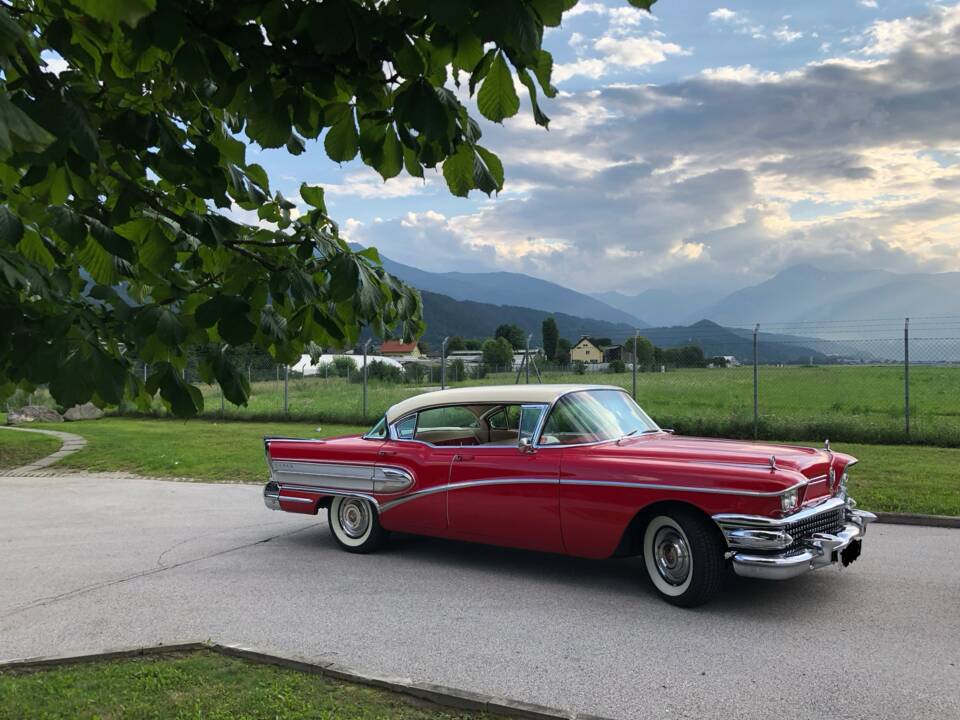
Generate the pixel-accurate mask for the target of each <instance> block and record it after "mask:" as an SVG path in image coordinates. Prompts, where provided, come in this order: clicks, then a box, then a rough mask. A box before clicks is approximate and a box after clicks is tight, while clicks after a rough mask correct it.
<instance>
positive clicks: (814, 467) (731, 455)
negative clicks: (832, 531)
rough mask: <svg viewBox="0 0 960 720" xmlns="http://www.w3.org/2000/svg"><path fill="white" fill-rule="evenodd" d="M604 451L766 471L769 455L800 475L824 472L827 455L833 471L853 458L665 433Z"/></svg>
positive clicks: (827, 466) (781, 466)
mask: <svg viewBox="0 0 960 720" xmlns="http://www.w3.org/2000/svg"><path fill="white" fill-rule="evenodd" d="M608 451H609V452H611V453H613V454H617V455H622V456H629V457H632V458H636V459H641V458H649V459H651V460H663V461H671V460H676V461H686V462H696V463H705V464H722V465H743V466H755V467H760V468H764V469H767V470H769V469H770V468H771V458H774V462H775V463H776V466H777V468H778V469H780V470H792V471H795V472H799V473H801V474H802V475H803V476H804V477H807V478H813V477H819V476H821V475H826V474H827V472H828V471H829V467H830V462H831V458H832V459H833V462H834V463H835V468H836V469H837V470H842V468H843V466H845V465H846V464H847V463H849V462H850V461H851V460H853V458H852V457H850V456H849V455H844V454H843V453H837V452H827V451H826V450H825V449H816V448H810V447H797V446H795V445H778V444H773V443H759V442H751V441H746V440H718V439H714V438H699V437H684V436H681V435H672V434H668V433H657V434H655V435H647V436H641V437H638V438H628V439H627V440H624V441H622V442H621V444H620V445H617V444H615V443H614V444H611V445H609V446H608Z"/></svg>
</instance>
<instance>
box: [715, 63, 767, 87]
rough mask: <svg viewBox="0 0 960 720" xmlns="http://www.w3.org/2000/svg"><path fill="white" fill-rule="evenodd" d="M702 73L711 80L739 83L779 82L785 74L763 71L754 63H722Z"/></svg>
mask: <svg viewBox="0 0 960 720" xmlns="http://www.w3.org/2000/svg"><path fill="white" fill-rule="evenodd" d="M700 74H701V75H702V76H703V77H705V78H707V79H709V80H720V81H726V82H739V83H758V82H777V81H778V80H780V79H781V78H783V75H781V74H780V73H775V72H763V71H761V70H757V68H755V67H753V65H740V66H739V67H733V66H732V65H722V66H720V67H715V68H705V69H704V70H701V71H700Z"/></svg>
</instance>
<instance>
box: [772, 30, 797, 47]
mask: <svg viewBox="0 0 960 720" xmlns="http://www.w3.org/2000/svg"><path fill="white" fill-rule="evenodd" d="M773 36H774V37H775V38H776V39H777V40H779V41H780V42H782V43H788V44H789V43H792V42H795V41H797V40H799V39H800V38H802V37H803V33H802V32H799V31H797V30H791V29H790V28H789V27H787V26H786V25H783V26H781V27H779V28H777V29H776V30H774V31H773Z"/></svg>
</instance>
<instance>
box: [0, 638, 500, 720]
mask: <svg viewBox="0 0 960 720" xmlns="http://www.w3.org/2000/svg"><path fill="white" fill-rule="evenodd" d="M489 717H490V716H489V715H481V714H476V713H468V712H466V711H456V710H447V709H444V708H439V707H437V706H435V705H432V704H429V703H425V702H420V701H414V700H412V699H408V698H406V697H403V696H400V695H397V694H395V693H391V692H389V691H386V690H380V689H378V688H370V687H364V686H360V685H353V684H350V683H344V682H339V681H335V680H330V679H328V678H324V677H320V676H318V675H310V674H306V673H302V672H297V671H294V670H285V669H281V668H277V667H271V666H267V665H259V664H253V663H248V662H245V661H242V660H238V659H235V658H228V657H223V656H221V655H217V654H215V653H210V652H197V653H190V654H183V655H177V656H164V657H158V658H150V657H143V658H137V659H130V660H116V661H111V662H101V663H92V664H78V665H68V666H64V667H58V668H54V669H47V670H38V671H33V672H24V671H16V672H14V671H6V672H3V671H0V720H22V719H23V718H47V719H49V720H54V719H55V718H63V719H64V720H66V719H68V718H69V719H70V720H74V719H78V718H83V719H87V718H89V719H91V720H92V719H93V718H111V719H115V720H120V719H121V718H158V719H159V718H163V719H164V720H167V719H170V720H188V719H190V720H195V719H197V718H204V719H205V720H227V719H228V718H229V719H231V720H254V719H257V720H259V719H261V718H262V719H263V720H267V719H269V720H293V719H294V718H296V719H297V720H306V719H307V718H330V719H333V718H336V719H337V720H374V719H380V718H382V719H384V720H387V719H390V720H457V719H460V720H467V719H468V718H472V719H476V720H479V719H480V718H489Z"/></svg>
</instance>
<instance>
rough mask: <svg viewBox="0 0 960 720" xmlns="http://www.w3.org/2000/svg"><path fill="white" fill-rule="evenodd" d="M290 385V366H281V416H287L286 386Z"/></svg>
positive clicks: (287, 398)
mask: <svg viewBox="0 0 960 720" xmlns="http://www.w3.org/2000/svg"><path fill="white" fill-rule="evenodd" d="M289 384H290V366H289V365H284V366H283V414H284V415H286V414H287V408H288V405H287V401H288V400H289V397H288V392H287V386H288V385H289Z"/></svg>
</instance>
